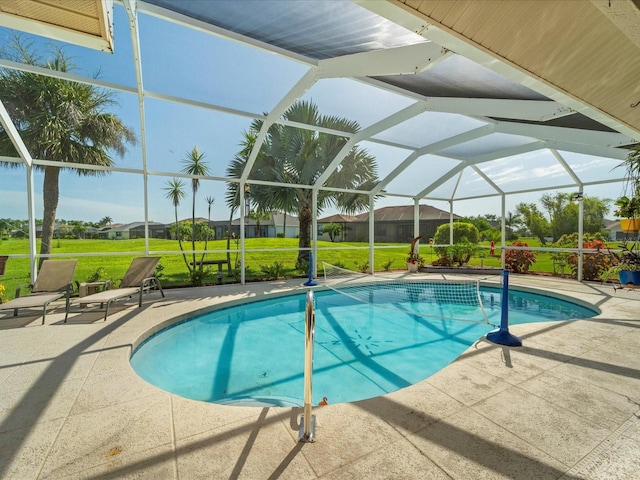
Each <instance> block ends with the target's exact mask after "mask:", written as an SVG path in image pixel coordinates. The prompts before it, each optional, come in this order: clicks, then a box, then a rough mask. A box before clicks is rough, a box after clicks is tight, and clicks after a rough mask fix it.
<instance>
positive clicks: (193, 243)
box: [191, 190, 202, 271]
mask: <svg viewBox="0 0 640 480" xmlns="http://www.w3.org/2000/svg"><path fill="white" fill-rule="evenodd" d="M195 249H196V192H195V190H194V191H193V205H192V207H191V250H193V253H192V256H193V270H194V271H195V270H196V265H197V264H196V252H195ZM200 271H202V263H200Z"/></svg>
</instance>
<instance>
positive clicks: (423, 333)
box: [131, 288, 597, 406]
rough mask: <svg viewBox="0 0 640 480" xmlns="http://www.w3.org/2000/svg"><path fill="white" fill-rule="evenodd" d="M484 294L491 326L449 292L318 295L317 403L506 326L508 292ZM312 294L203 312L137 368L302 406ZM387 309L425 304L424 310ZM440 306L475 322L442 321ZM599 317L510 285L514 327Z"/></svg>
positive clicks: (347, 395)
mask: <svg viewBox="0 0 640 480" xmlns="http://www.w3.org/2000/svg"><path fill="white" fill-rule="evenodd" d="M481 297H482V300H483V304H484V309H485V312H486V314H487V317H488V318H489V322H490V324H486V323H476V322H475V321H476V320H479V319H481V318H482V312H481V311H480V310H479V309H478V308H477V307H469V306H459V305H456V304H455V303H452V304H447V302H446V300H444V299H437V301H428V300H427V301H425V300H424V299H423V301H421V302H420V303H419V305H418V304H407V305H403V303H405V302H404V301H400V300H396V301H394V302H390V303H387V304H386V305H385V306H382V307H380V306H376V305H375V304H366V303H361V302H357V301H355V300H353V299H351V298H349V297H347V296H345V295H341V294H337V293H334V292H331V291H322V292H316V293H315V304H316V305H315V307H316V329H315V341H316V342H315V352H314V363H313V372H314V373H313V404H314V405H315V404H317V403H318V402H319V401H320V400H321V399H322V397H327V399H328V402H329V403H341V402H351V401H356V400H361V399H365V398H370V397H375V396H379V395H383V394H385V393H389V392H392V391H395V390H398V389H400V388H403V387H406V386H409V385H412V384H414V383H416V382H419V381H421V380H423V379H425V378H427V377H429V376H431V375H432V374H434V373H435V372H437V371H438V370H440V369H442V368H443V367H445V366H446V365H448V364H449V363H451V362H452V361H453V360H455V358H457V357H458V356H459V355H460V354H461V353H462V352H463V351H464V350H466V349H467V348H468V347H469V346H471V345H472V344H473V343H474V342H475V341H477V340H478V339H479V338H481V337H482V336H483V335H485V334H486V333H487V332H489V331H491V330H493V329H494V328H495V327H496V326H499V324H500V310H501V301H502V296H501V291H500V290H499V289H491V288H483V289H482V290H481ZM436 298H437V295H436ZM305 300H306V299H305V294H297V295H290V296H286V297H280V298H275V299H269V300H262V301H256V302H251V303H246V304H242V305H238V306H234V307H229V308H223V309H219V310H214V311H211V312H209V313H206V314H202V315H198V316H196V317H194V318H191V319H189V320H187V321H183V322H181V323H178V324H176V325H173V326H171V327H169V328H166V329H164V330H162V331H161V332H159V333H157V334H155V335H154V336H152V337H150V338H149V339H147V340H146V341H145V342H144V343H142V344H141V345H140V346H139V347H138V348H137V349H136V351H135V352H134V353H133V355H132V358H131V365H132V366H133V368H134V370H135V371H136V372H137V373H138V374H139V375H140V376H141V377H142V378H144V379H145V380H146V381H148V382H150V383H152V384H154V385H156V386H158V387H160V388H162V389H164V390H166V391H169V392H172V393H175V394H177V395H180V396H183V397H186V398H191V399H195V400H202V401H206V402H214V403H226V404H238V405H278V406H293V405H299V406H300V405H302V404H303V371H304V310H305ZM374 301H376V299H375V298H374ZM384 307H391V308H394V309H396V308H398V309H412V308H413V309H419V310H420V315H413V314H411V313H408V312H403V311H399V310H394V309H390V308H384ZM452 312H455V315H452ZM440 313H445V314H447V315H450V316H456V318H459V317H460V316H465V315H466V316H468V318H469V320H474V322H473V323H471V322H464V321H452V320H444V319H442V318H437V315H439V314H440ZM596 314H597V312H595V311H593V310H591V309H588V308H585V307H582V306H580V305H576V304H573V303H570V302H566V301H563V300H559V299H555V298H551V297H546V296H543V295H536V294H531V293H524V292H518V291H515V290H511V291H510V292H509V323H510V324H511V325H513V324H518V323H529V322H540V321H551V320H568V319H575V318H588V317H592V316H594V315H596Z"/></svg>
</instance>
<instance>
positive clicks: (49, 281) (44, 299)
mask: <svg viewBox="0 0 640 480" xmlns="http://www.w3.org/2000/svg"><path fill="white" fill-rule="evenodd" d="M77 263H78V260H45V261H43V262H42V267H41V268H40V271H39V272H38V277H37V278H36V281H35V283H34V284H33V285H29V284H24V285H20V286H18V289H17V290H16V298H14V299H13V300H9V301H8V302H7V303H0V311H1V310H13V316H14V317H15V316H17V315H18V310H19V309H21V308H42V324H43V325H44V320H45V317H46V315H47V307H48V306H49V304H50V303H51V302H53V301H54V300H58V299H59V298H62V297H65V299H66V305H65V309H66V313H67V314H68V313H69V297H70V295H71V291H72V290H73V283H72V282H73V274H74V272H75V269H76V264H77ZM25 287H30V288H31V293H29V294H27V295H21V292H22V289H23V288H25ZM65 318H66V317H65Z"/></svg>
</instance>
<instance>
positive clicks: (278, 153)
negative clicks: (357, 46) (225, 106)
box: [227, 101, 378, 264]
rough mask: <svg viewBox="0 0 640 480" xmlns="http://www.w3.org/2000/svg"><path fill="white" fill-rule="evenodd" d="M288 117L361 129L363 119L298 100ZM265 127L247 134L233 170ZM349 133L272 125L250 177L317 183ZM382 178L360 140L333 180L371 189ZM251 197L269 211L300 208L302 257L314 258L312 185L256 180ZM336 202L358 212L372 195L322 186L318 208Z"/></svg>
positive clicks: (349, 129)
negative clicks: (327, 113) (322, 110)
mask: <svg viewBox="0 0 640 480" xmlns="http://www.w3.org/2000/svg"><path fill="white" fill-rule="evenodd" d="M283 118H284V119H285V120H289V121H292V122H299V123H303V124H307V125H314V126H318V127H321V128H326V129H333V130H338V131H344V132H347V133H356V132H357V131H358V130H359V129H360V126H359V125H358V123H357V122H354V121H351V120H348V119H345V118H339V117H334V116H321V115H320V114H319V112H318V108H317V106H316V105H315V104H313V103H312V102H307V101H298V102H296V103H295V104H293V105H292V106H291V107H290V108H289V109H288V110H287V111H286V112H285V113H284V115H283ZM261 127H262V121H260V120H256V121H254V122H253V123H252V124H251V127H250V132H249V133H247V134H245V141H244V143H243V147H244V148H243V150H242V151H241V152H240V153H239V154H238V155H236V158H235V159H234V161H232V162H231V164H230V166H229V168H228V170H227V173H228V174H229V175H230V176H239V175H238V170H239V171H242V168H240V167H244V165H245V164H246V160H247V158H248V155H249V153H250V152H251V150H248V153H247V147H249V146H250V142H249V140H252V141H253V142H255V138H256V136H257V134H258V132H259V131H260V128H261ZM347 140H348V139H347V138H346V137H340V136H337V135H331V134H328V133H324V132H318V131H313V130H303V129H299V128H296V127H293V126H289V125H282V124H274V125H272V126H271V127H270V128H269V131H268V134H267V136H266V138H265V141H264V143H263V144H262V146H261V149H260V153H259V154H258V157H257V158H256V162H255V164H254V166H253V169H252V171H251V174H250V178H252V179H256V180H266V181H271V182H280V183H285V184H286V183H291V184H299V185H309V186H312V185H314V183H315V182H316V180H318V178H319V177H320V176H321V175H322V174H323V173H324V171H325V170H326V168H327V167H328V166H329V164H330V163H331V162H332V161H333V159H334V158H335V157H336V156H337V155H338V153H339V152H340V151H341V150H342V148H343V147H344V145H345V144H346V142H347ZM377 181H378V177H377V166H376V161H375V158H374V157H372V156H371V155H369V154H368V153H367V152H366V150H364V149H362V148H360V147H357V146H354V147H353V148H352V149H351V150H350V151H349V153H348V154H347V155H346V156H345V158H344V159H343V161H342V163H341V164H340V166H339V167H338V168H337V169H336V170H335V171H334V172H333V173H332V174H331V176H330V177H329V179H328V180H327V182H326V185H327V186H330V187H335V188H344V189H348V190H355V189H358V190H365V191H366V190H370V189H371V188H373V186H374V185H375V183H376V182H377ZM234 189H237V184H229V189H228V193H227V202H228V203H229V201H230V200H233V199H235V198H236V197H237V195H236V192H235V190H234ZM251 198H252V201H253V202H254V204H256V205H257V207H258V208H259V209H261V210H263V211H274V210H280V211H282V212H284V213H290V214H293V213H295V214H297V215H298V220H299V222H300V237H299V247H300V251H299V253H298V263H299V264H301V263H302V262H308V259H309V251H308V249H309V247H310V246H311V222H312V211H313V210H312V190H311V189H310V188H309V189H301V188H287V187H274V186H270V185H252V187H251ZM330 205H333V206H335V207H337V208H338V209H339V210H341V211H343V212H345V213H356V212H358V211H361V210H363V209H365V208H366V207H368V205H369V199H368V197H367V196H366V195H360V194H355V193H340V192H330V191H325V190H320V191H319V192H318V203H317V209H318V212H320V211H322V210H323V209H324V208H326V207H327V206H330Z"/></svg>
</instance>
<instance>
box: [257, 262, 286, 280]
mask: <svg viewBox="0 0 640 480" xmlns="http://www.w3.org/2000/svg"><path fill="white" fill-rule="evenodd" d="M260 270H261V271H262V273H263V274H264V276H265V277H266V280H277V279H279V278H280V277H282V275H283V272H284V264H283V263H282V262H277V261H276V262H273V263H272V264H271V265H260Z"/></svg>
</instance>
